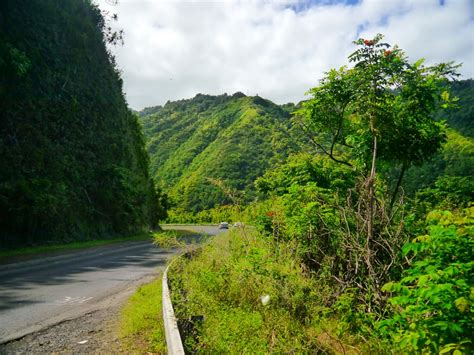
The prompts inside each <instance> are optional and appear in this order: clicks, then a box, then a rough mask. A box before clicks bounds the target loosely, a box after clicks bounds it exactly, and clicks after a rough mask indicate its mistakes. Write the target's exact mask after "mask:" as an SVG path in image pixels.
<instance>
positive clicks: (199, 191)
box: [140, 80, 474, 222]
mask: <svg viewBox="0 0 474 355" xmlns="http://www.w3.org/2000/svg"><path fill="white" fill-rule="evenodd" d="M451 90H452V94H451V95H452V96H453V97H454V96H455V97H458V98H459V101H457V103H456V107H452V108H450V109H449V110H444V111H443V112H440V113H439V114H437V115H436V116H437V117H438V119H440V120H445V121H446V122H447V125H448V127H450V129H449V130H448V131H447V143H446V144H445V145H444V146H443V148H442V150H441V151H439V152H438V153H436V154H435V155H434V156H433V157H431V158H430V159H428V160H427V161H424V162H423V164H422V165H419V164H416V165H414V166H412V167H410V168H409V169H407V171H406V172H405V174H404V175H405V176H404V179H403V183H402V186H401V188H403V191H404V193H405V194H408V195H411V196H413V195H414V194H415V192H416V191H417V190H419V189H422V188H428V187H435V184H436V181H437V179H438V178H439V177H443V176H450V177H453V178H454V179H458V180H459V179H461V180H460V182H462V184H463V185H462V186H463V187H462V191H464V192H466V191H469V189H470V187H471V186H472V183H471V182H470V177H472V168H471V167H472V166H473V161H472V160H473V159H474V158H473V150H472V144H473V143H472V134H473V133H472V125H473V123H472V122H473V119H472V110H473V106H474V105H473V102H472V97H473V95H472V94H473V90H474V89H473V81H472V80H462V81H456V82H452V83H451ZM294 111H295V105H293V104H287V105H283V106H279V105H276V104H274V103H272V102H271V101H269V100H265V99H263V98H260V97H246V96H245V95H243V94H241V93H236V94H234V95H232V96H228V95H221V96H209V95H201V94H199V95H197V96H196V97H194V98H193V99H190V100H181V101H176V102H168V103H167V104H166V105H164V106H163V107H162V106H157V107H150V108H146V109H144V110H143V111H141V112H140V116H141V120H142V122H143V126H144V132H145V136H146V139H147V147H148V152H149V153H150V156H151V170H152V173H153V176H154V177H155V178H156V179H157V181H158V182H159V184H160V185H161V186H162V187H163V188H164V189H165V191H166V192H167V193H169V194H170V197H171V200H172V201H173V202H174V204H175V208H174V210H173V211H172V213H171V216H172V217H173V216H175V217H176V218H179V220H180V221H184V220H185V219H186V218H195V220H196V221H203V222H204V221H205V220H206V219H207V221H210V220H212V219H213V217H211V216H210V215H209V214H208V213H201V214H200V215H198V216H196V212H199V211H203V210H208V209H210V208H214V207H216V206H221V205H228V204H232V203H234V202H235V201H231V198H230V197H229V194H228V193H227V194H226V193H225V191H223V190H225V189H226V188H227V189H231V190H232V189H234V190H238V191H240V193H241V194H237V195H238V197H242V196H243V197H244V199H243V202H250V201H252V200H255V198H258V197H259V190H258V189H257V190H256V189H255V186H254V182H255V180H256V179H257V178H258V177H260V176H262V175H263V174H264V173H265V172H266V171H267V170H271V169H272V168H273V167H275V166H278V165H279V164H282V163H283V162H284V161H285V160H286V158H287V157H288V156H290V155H291V154H293V153H297V152H300V151H311V152H313V154H315V155H319V154H321V151H320V150H319V149H318V148H317V147H314V146H312V144H311V141H310V140H309V139H308V138H307V137H305V136H304V134H302V133H301V131H300V130H299V127H298V126H297V125H295V124H292V122H291V120H292V115H291V113H292V112H294ZM385 174H386V175H387V177H388V178H389V181H390V183H391V184H395V183H396V181H397V178H398V174H399V169H397V168H391V167H389V168H388V170H386V171H385ZM213 179H219V180H221V181H222V183H223V184H222V185H221V186H215V181H214V180H213ZM445 180H446V179H445ZM445 182H446V181H445ZM213 183H214V184H213ZM438 183H442V182H441V180H440V181H439V182H438ZM228 192H229V191H228ZM468 194H470V193H469V192H468ZM260 197H263V198H265V196H264V195H263V196H262V195H261V194H260ZM186 213H191V214H193V215H194V217H190V215H189V216H187V217H186ZM215 217H216V218H221V217H225V215H224V216H221V217H219V213H217V215H216V216H215ZM183 218H184V219H183ZM216 221H217V219H216V220H214V222H216Z"/></svg>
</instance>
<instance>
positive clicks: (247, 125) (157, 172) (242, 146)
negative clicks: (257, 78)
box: [140, 93, 297, 212]
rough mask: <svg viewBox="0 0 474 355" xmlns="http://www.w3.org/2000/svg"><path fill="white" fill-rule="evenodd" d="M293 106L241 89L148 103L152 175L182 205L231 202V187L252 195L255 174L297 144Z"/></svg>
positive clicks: (146, 125) (194, 209)
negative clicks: (294, 134)
mask: <svg viewBox="0 0 474 355" xmlns="http://www.w3.org/2000/svg"><path fill="white" fill-rule="evenodd" d="M293 109H294V106H293V105H285V106H278V105H276V104H274V103H272V102H271V101H269V100H265V99H263V98H261V97H258V96H256V97H247V96H245V95H244V94H242V93H235V94H234V95H232V96H229V95H226V94H224V95H220V96H209V95H201V94H198V95H197V96H196V97H194V98H193V99H190V100H181V101H176V102H168V103H166V105H164V106H163V107H161V106H157V107H152V108H146V109H144V110H143V111H142V112H141V113H140V116H141V120H142V122H143V126H144V132H145V137H146V138H147V148H148V152H149V154H150V157H151V171H152V174H153V177H154V178H155V179H156V181H157V182H158V183H159V184H161V186H163V188H164V189H165V190H166V192H167V193H169V194H170V196H171V199H172V201H174V203H175V204H176V206H177V207H178V209H182V210H183V211H191V212H198V211H201V210H205V209H209V208H212V207H215V206H217V205H222V204H228V203H231V202H232V198H231V197H230V196H231V195H232V191H235V190H238V191H241V192H243V191H245V193H244V194H243V195H239V196H237V197H238V198H242V199H243V201H247V202H248V201H251V200H252V199H253V198H254V197H255V196H254V195H255V192H254V191H255V190H254V186H253V183H254V181H255V179H256V178H257V177H259V176H261V175H262V174H263V173H264V172H265V171H266V170H267V169H269V168H272V167H274V166H275V165H276V164H278V163H281V162H283V161H284V160H285V159H286V157H287V156H288V154H289V153H290V152H292V151H295V150H296V142H297V139H295V137H293V136H292V135H293V133H294V132H293V129H291V124H290V113H289V112H290V111H292V110H293ZM219 182H221V183H222V184H221V186H220V187H219V186H216V184H217V185H219ZM225 190H229V191H225Z"/></svg>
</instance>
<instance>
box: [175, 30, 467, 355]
mask: <svg viewBox="0 0 474 355" xmlns="http://www.w3.org/2000/svg"><path fill="white" fill-rule="evenodd" d="M354 44H355V45H357V50H356V51H355V52H354V53H353V54H352V55H351V56H350V57H349V61H350V62H352V63H354V66H353V67H352V68H348V67H342V68H340V69H334V70H331V71H330V72H328V73H326V75H325V77H324V78H323V79H322V80H321V82H320V84H319V85H318V86H317V87H315V88H313V89H311V90H310V91H309V95H310V98H309V99H308V100H307V101H305V102H303V103H302V104H301V105H298V108H297V109H296V110H295V114H294V115H292V118H291V124H292V127H293V129H296V128H295V127H297V128H298V129H299V130H300V132H302V133H303V136H298V139H305V138H306V139H307V142H308V144H307V145H301V144H300V145H298V146H299V147H300V148H301V149H302V151H300V152H297V153H293V154H289V157H288V158H287V160H286V162H285V163H283V164H280V165H277V166H274V167H273V169H268V170H267V171H266V172H265V173H264V174H263V175H262V176H260V177H258V178H257V179H256V181H255V187H256V190H257V192H256V196H257V197H258V199H257V200H254V201H253V202H252V203H250V204H239V203H235V204H233V205H232V206H227V207H224V206H221V207H217V208H214V209H212V210H210V211H202V212H200V213H198V214H195V215H193V216H192V217H194V218H195V220H199V219H201V218H202V220H205V219H206V218H211V219H214V218H215V219H216V220H217V219H218V218H221V219H222V218H224V217H225V218H226V219H228V220H231V221H244V222H246V223H249V224H252V225H253V226H255V227H256V231H254V230H253V228H247V227H245V226H242V225H241V224H238V226H237V227H236V228H235V229H234V232H233V233H232V234H231V235H230V236H227V237H225V238H223V239H216V240H215V241H213V242H211V243H210V244H209V245H206V246H205V247H204V248H203V249H202V250H200V251H199V252H197V253H196V255H195V256H194V257H193V258H191V259H190V260H186V259H183V260H181V261H180V262H179V263H178V264H176V265H175V266H174V269H175V270H174V272H175V273H176V275H175V276H174V277H172V287H173V288H174V289H175V291H174V295H173V297H174V299H175V302H176V304H177V312H178V314H179V316H180V317H182V318H188V319H189V317H192V316H198V315H199V316H201V318H202V316H203V318H204V321H203V322H197V323H196V324H195V325H194V326H195V327H196V328H197V332H195V333H194V334H191V335H190V336H188V337H186V339H185V342H186V346H187V347H188V349H191V350H192V349H197V350H198V351H202V352H213V351H215V352H222V351H229V350H230V351H231V352H248V351H251V349H258V350H257V352H259V351H261V352H265V351H275V352H292V351H295V352H298V351H310V352H311V351H316V352H317V351H321V352H331V353H342V352H344V353H346V352H352V351H354V352H363V353H373V352H375V353H385V352H396V353H455V354H463V353H465V354H469V353H472V351H473V349H474V343H473V342H472V333H473V331H474V322H473V315H474V294H473V290H474V278H473V275H474V258H473V256H474V229H473V228H474V210H473V206H472V202H473V197H474V196H473V191H474V186H473V176H472V175H473V171H474V169H473V168H474V161H473V154H474V150H473V140H472V137H471V136H470V132H471V129H472V97H473V96H472V92H473V86H472V83H473V81H472V80H467V81H461V82H453V81H452V79H453V78H455V77H456V76H457V74H456V69H457V66H456V65H453V64H452V63H442V64H439V65H435V66H425V65H424V64H423V61H422V60H420V61H417V62H415V63H411V62H409V61H408V59H407V57H406V56H405V54H404V53H403V51H402V50H401V49H399V48H398V47H397V46H393V47H391V46H390V45H389V44H387V43H384V42H383V41H382V36H381V35H378V36H376V37H375V38H374V39H371V40H368V39H365V40H364V39H360V40H358V41H356V42H355V43H354ZM394 88H396V89H394ZM456 96H458V97H456ZM444 120H446V121H447V123H448V125H446V123H445V121H444ZM448 127H450V128H448ZM310 148H314V149H310ZM195 318H196V317H195ZM196 319H199V317H197V318H196Z"/></svg>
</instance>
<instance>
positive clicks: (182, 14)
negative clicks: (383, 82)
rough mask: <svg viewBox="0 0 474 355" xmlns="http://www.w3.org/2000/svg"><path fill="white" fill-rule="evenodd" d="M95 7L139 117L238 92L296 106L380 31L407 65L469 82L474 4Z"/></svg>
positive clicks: (128, 3)
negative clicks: (110, 27)
mask: <svg viewBox="0 0 474 355" xmlns="http://www.w3.org/2000/svg"><path fill="white" fill-rule="evenodd" d="M96 1H97V2H98V3H99V6H100V7H101V8H103V9H107V10H109V11H110V12H113V13H117V14H118V15H119V22H118V27H119V28H122V29H123V30H124V31H125V45H124V46H123V47H116V48H114V49H113V51H114V53H115V54H116V58H117V62H118V65H119V67H120V69H121V70H122V71H123V79H124V90H125V92H126V96H127V100H128V102H129V104H130V106H131V107H133V108H135V109H141V108H143V107H145V106H154V105H158V104H163V103H164V102H166V101H167V100H178V99H182V98H189V97H192V96H194V95H195V94H197V93H205V94H222V93H224V92H227V93H229V94H230V93H233V92H235V91H242V92H244V93H245V94H248V95H255V94H259V95H260V96H262V97H265V98H269V99H271V100H273V101H275V102H277V103H285V102H289V101H293V102H296V101H299V100H301V99H303V98H304V93H305V92H306V91H307V90H308V89H309V88H310V87H312V86H315V85H316V84H317V81H318V79H319V78H321V77H322V75H323V73H324V71H327V70H329V69H330V68H332V67H337V66H340V65H343V64H345V63H347V55H348V54H349V53H351V52H352V51H353V50H354V46H353V45H352V41H353V40H354V39H356V38H357V37H358V36H362V37H371V36H373V35H375V34H376V33H378V32H380V33H383V34H385V35H386V40H387V41H388V42H389V43H392V44H395V43H397V44H399V45H400V47H401V48H402V49H404V50H405V51H406V52H407V54H408V56H409V57H410V58H411V59H412V60H416V59H418V58H420V57H425V58H426V59H427V63H429V64H430V63H437V62H442V61H450V60H454V61H456V62H463V63H464V64H463V67H462V69H461V72H462V74H463V76H464V77H465V78H469V77H474V72H473V70H474V68H473V65H474V38H473V33H474V31H473V23H474V9H473V5H472V3H471V1H470V0H445V1H441V2H442V3H443V5H441V4H440V1H439V0H430V1H428V0H363V1H360V2H358V3H357V4H353V5H344V3H354V2H355V1H354V0H351V1H349V0H346V1H342V0H341V1H334V0H333V1H322V0H319V1H318V0H312V1H306V3H305V5H306V6H296V5H298V4H297V2H296V1H238V0H235V1H206V2H203V1H158V0H156V1H152V0H119V4H118V5H117V6H110V5H108V4H107V2H106V0H96ZM291 4H293V6H290V5H291ZM295 4H296V5H295ZM324 4H326V5H324ZM300 5H301V4H300ZM295 9H298V11H295Z"/></svg>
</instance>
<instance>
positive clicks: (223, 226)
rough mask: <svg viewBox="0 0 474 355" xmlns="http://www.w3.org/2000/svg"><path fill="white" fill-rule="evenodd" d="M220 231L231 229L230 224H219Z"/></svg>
mask: <svg viewBox="0 0 474 355" xmlns="http://www.w3.org/2000/svg"><path fill="white" fill-rule="evenodd" d="M219 229H229V223H227V222H221V223H219Z"/></svg>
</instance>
